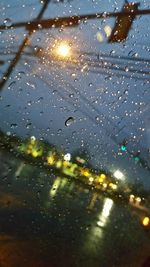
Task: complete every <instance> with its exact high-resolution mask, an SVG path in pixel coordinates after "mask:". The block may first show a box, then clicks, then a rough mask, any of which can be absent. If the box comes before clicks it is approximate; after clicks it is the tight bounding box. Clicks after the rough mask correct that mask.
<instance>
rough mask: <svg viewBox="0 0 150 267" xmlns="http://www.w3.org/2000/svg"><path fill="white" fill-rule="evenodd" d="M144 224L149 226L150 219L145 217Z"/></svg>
mask: <svg viewBox="0 0 150 267" xmlns="http://www.w3.org/2000/svg"><path fill="white" fill-rule="evenodd" d="M142 223H143V225H144V226H148V225H149V223H150V219H149V217H145V218H144V219H143V221H142Z"/></svg>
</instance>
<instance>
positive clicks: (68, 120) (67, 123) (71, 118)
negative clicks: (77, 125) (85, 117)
mask: <svg viewBox="0 0 150 267" xmlns="http://www.w3.org/2000/svg"><path fill="white" fill-rule="evenodd" d="M74 121H75V119H74V118H73V117H69V118H68V119H67V120H66V121H65V125H66V126H67V127H68V126H70V125H71V124H72V123H74Z"/></svg>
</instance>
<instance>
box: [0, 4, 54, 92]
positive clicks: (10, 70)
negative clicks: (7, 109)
mask: <svg viewBox="0 0 150 267" xmlns="http://www.w3.org/2000/svg"><path fill="white" fill-rule="evenodd" d="M49 2H50V0H46V1H45V3H44V5H43V7H42V9H41V10H40V12H39V14H38V16H37V20H40V19H41V18H42V16H43V14H44V12H45V10H46V9H47V7H48V4H49ZM33 32H34V31H33V29H29V32H28V35H27V36H26V37H25V39H24V40H23V42H22V44H21V45H20V47H19V50H18V52H17V54H16V56H15V57H14V59H13V60H12V61H11V63H10V65H9V67H8V69H7V70H6V72H5V74H4V76H3V79H2V81H0V91H1V90H2V88H3V86H4V85H5V83H6V81H7V80H8V78H9V77H10V75H11V73H12V71H13V69H14V68H15V66H16V64H17V63H18V61H19V60H20V57H21V54H22V52H23V50H24V48H25V47H26V46H27V45H28V43H29V39H30V37H31V35H32V34H33Z"/></svg>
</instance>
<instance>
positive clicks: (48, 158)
mask: <svg viewBox="0 0 150 267" xmlns="http://www.w3.org/2000/svg"><path fill="white" fill-rule="evenodd" d="M47 163H48V164H50V165H53V164H54V163H55V159H54V157H53V156H49V157H47Z"/></svg>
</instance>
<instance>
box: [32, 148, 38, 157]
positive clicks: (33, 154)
mask: <svg viewBox="0 0 150 267" xmlns="http://www.w3.org/2000/svg"><path fill="white" fill-rule="evenodd" d="M32 156H33V157H34V158H36V157H37V156H38V152H37V151H36V150H33V151H32Z"/></svg>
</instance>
